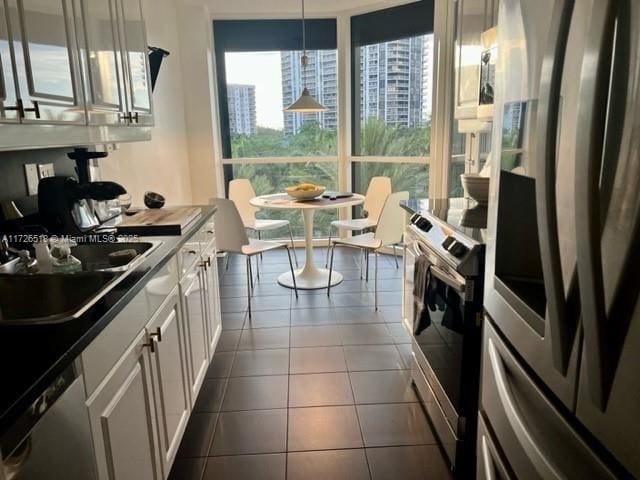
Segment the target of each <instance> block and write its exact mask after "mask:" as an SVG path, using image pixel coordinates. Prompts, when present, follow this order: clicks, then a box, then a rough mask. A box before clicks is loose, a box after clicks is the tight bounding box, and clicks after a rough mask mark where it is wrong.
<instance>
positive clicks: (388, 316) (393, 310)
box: [378, 305, 403, 323]
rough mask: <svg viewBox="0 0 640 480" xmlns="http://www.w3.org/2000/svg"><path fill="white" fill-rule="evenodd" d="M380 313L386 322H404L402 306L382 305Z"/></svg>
mask: <svg viewBox="0 0 640 480" xmlns="http://www.w3.org/2000/svg"><path fill="white" fill-rule="evenodd" d="M378 312H379V313H380V315H382V317H384V320H385V322H389V323H398V322H402V320H403V317H402V306H401V305H386V306H385V305H381V306H380V307H379V308H378Z"/></svg>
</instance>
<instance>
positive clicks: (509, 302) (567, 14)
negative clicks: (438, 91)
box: [477, 0, 640, 479]
mask: <svg viewBox="0 0 640 480" xmlns="http://www.w3.org/2000/svg"><path fill="white" fill-rule="evenodd" d="M498 49H499V52H498V60H497V61H498V64H497V67H496V84H497V89H496V98H495V110H494V138H493V144H494V145H499V146H500V148H501V151H500V152H497V151H496V150H497V149H494V152H495V155H494V163H493V172H492V186H491V194H490V208H489V224H488V240H487V265H486V277H485V278H486V280H485V309H486V314H487V316H488V321H486V322H485V329H484V340H483V360H482V368H483V371H482V386H481V399H480V404H481V405H480V413H479V415H480V423H481V427H482V428H481V430H480V431H479V434H478V437H479V439H478V455H479V458H478V465H477V473H478V476H479V477H480V478H544V479H548V478H614V477H617V478H631V477H640V421H638V418H640V375H638V373H637V368H638V365H640V348H639V347H638V346H639V345H640V302H638V297H639V292H640V276H639V275H638V272H637V268H638V265H640V254H639V252H640V188H638V179H639V178H640V155H639V153H640V152H639V148H640V144H639V142H638V127H640V55H638V53H639V52H640V3H639V2H635V1H630V0H590V1H589V0H587V1H573V0H502V1H501V3H500V8H499V21H498Z"/></svg>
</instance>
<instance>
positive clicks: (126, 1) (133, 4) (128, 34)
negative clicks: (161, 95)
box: [118, 0, 153, 126]
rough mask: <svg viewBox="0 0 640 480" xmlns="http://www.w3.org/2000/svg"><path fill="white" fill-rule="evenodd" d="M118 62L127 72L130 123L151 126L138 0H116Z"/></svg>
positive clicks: (149, 99)
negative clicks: (119, 52) (120, 61)
mask: <svg viewBox="0 0 640 480" xmlns="http://www.w3.org/2000/svg"><path fill="white" fill-rule="evenodd" d="M118 1H119V5H120V18H121V22H120V29H121V38H122V61H123V62H124V64H125V71H126V75H127V83H128V87H127V100H128V110H129V113H130V114H131V115H132V117H131V118H132V120H131V124H132V125H134V126H135V125H152V124H153V115H152V110H151V76H150V74H149V54H148V45H147V37H146V33H145V24H144V18H143V16H142V5H141V1H140V0H118Z"/></svg>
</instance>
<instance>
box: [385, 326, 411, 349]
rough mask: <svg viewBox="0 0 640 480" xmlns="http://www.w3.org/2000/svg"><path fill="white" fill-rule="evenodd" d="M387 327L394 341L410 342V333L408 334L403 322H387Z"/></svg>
mask: <svg viewBox="0 0 640 480" xmlns="http://www.w3.org/2000/svg"><path fill="white" fill-rule="evenodd" d="M387 329H388V330H389V334H390V335H391V336H392V337H393V341H394V342H395V343H400V344H402V343H411V335H409V332H407V328H406V327H405V326H404V324H403V323H400V322H398V323H388V324H387Z"/></svg>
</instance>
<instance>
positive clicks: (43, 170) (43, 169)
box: [38, 163, 55, 178]
mask: <svg viewBox="0 0 640 480" xmlns="http://www.w3.org/2000/svg"><path fill="white" fill-rule="evenodd" d="M38 174H39V176H40V178H46V177H53V176H54V175H55V172H54V170H53V163H43V164H41V165H38Z"/></svg>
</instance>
